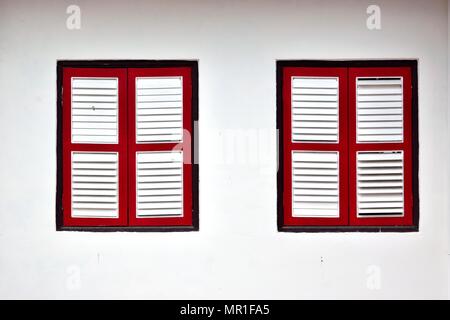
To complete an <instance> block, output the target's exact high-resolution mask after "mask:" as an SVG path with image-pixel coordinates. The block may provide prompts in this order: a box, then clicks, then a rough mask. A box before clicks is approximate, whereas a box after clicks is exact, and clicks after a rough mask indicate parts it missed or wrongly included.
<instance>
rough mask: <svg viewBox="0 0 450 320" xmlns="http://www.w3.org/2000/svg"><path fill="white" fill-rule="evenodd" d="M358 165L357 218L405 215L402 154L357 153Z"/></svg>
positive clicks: (394, 152)
mask: <svg viewBox="0 0 450 320" xmlns="http://www.w3.org/2000/svg"><path fill="white" fill-rule="evenodd" d="M357 163H358V167H357V192H358V194H357V210H358V212H357V213H358V216H366V217H367V216H371V217H382V216H402V215H403V214H404V203H403V199H404V194H403V193H404V184H403V182H404V170H403V166H404V162H403V152H402V151H386V152H358V153H357Z"/></svg>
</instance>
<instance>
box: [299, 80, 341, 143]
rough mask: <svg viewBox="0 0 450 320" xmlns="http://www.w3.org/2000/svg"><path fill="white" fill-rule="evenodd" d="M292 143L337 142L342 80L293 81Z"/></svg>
mask: <svg viewBox="0 0 450 320" xmlns="http://www.w3.org/2000/svg"><path fill="white" fill-rule="evenodd" d="M291 89H292V141H294V142H337V141H338V132H339V121H338V120H339V90H338V89H339V79H338V78H336V77H293V78H292V88H291Z"/></svg>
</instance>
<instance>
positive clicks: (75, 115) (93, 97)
mask: <svg viewBox="0 0 450 320" xmlns="http://www.w3.org/2000/svg"><path fill="white" fill-rule="evenodd" d="M118 83H119V82H118V79H117V78H72V98H71V99H72V101H71V118H72V121H71V122H72V142H73V143H117V142H118Z"/></svg>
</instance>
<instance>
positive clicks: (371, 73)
mask: <svg viewBox="0 0 450 320" xmlns="http://www.w3.org/2000/svg"><path fill="white" fill-rule="evenodd" d="M383 63H384V64H385V65H383ZM416 79H417V78H416V62H413V61H404V62H401V61H400V62H393V61H385V62H383V61H377V62H375V63H371V62H342V61H341V62H334V63H333V62H330V61H327V62H322V63H321V62H319V61H305V62H301V61H299V62H294V61H282V62H279V63H278V113H277V116H278V122H277V123H278V129H279V133H280V147H279V163H280V168H279V172H278V215H279V219H278V225H279V230H281V231H317V230H323V229H325V230H368V231H372V230H381V229H382V230H394V229H395V230H407V231H409V230H417V228H418V192H417V150H418V148H417V136H418V132H417V98H416V97H417V85H416Z"/></svg>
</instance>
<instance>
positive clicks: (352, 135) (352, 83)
mask: <svg viewBox="0 0 450 320" xmlns="http://www.w3.org/2000/svg"><path fill="white" fill-rule="evenodd" d="M348 74H349V78H348V99H349V101H348V114H349V133H348V138H349V139H348V140H349V183H348V184H349V215H350V219H349V224H350V225H354V224H356V219H357V197H356V193H357V185H356V184H357V181H356V152H357V151H356V74H355V69H354V68H349V72H348Z"/></svg>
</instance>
